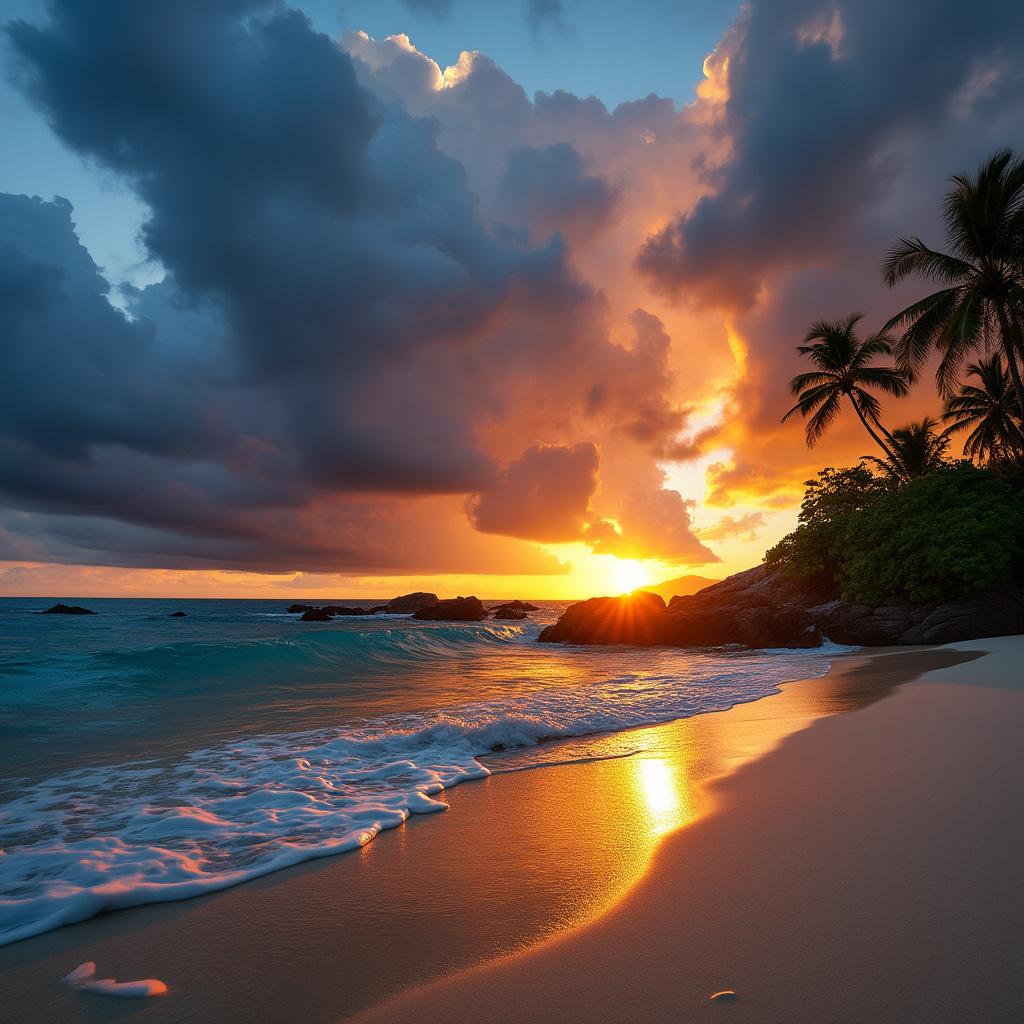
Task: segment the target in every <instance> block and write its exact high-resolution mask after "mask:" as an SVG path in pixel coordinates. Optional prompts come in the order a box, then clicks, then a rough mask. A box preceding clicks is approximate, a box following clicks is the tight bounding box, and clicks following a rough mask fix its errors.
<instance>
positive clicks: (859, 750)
mask: <svg viewBox="0 0 1024 1024" xmlns="http://www.w3.org/2000/svg"><path fill="white" fill-rule="evenodd" d="M940 650H942V649H940ZM944 650H946V651H947V652H950V653H952V652H955V651H959V652H961V653H963V654H968V653H969V652H970V653H974V654H977V653H980V652H982V651H984V652H986V653H985V654H984V656H981V657H978V658H976V659H975V658H973V657H972V658H965V659H964V660H961V661H958V662H956V663H953V664H946V665H941V666H940V665H933V666H932V667H931V669H928V668H926V667H925V666H924V663H922V662H919V670H918V671H917V672H916V673H915V678H914V679H913V680H912V682H913V685H907V686H902V687H899V688H898V690H897V691H896V692H895V693H894V694H893V695H891V699H888V700H885V701H883V702H879V703H875V702H872V704H871V706H866V707H864V708H862V709H861V710H859V711H858V713H856V714H850V715H839V716H833V717H828V718H825V719H822V720H819V721H817V722H815V723H814V725H813V727H811V728H809V729H806V730H802V731H800V732H799V733H797V734H794V735H792V736H790V737H789V738H788V739H787V740H786V741H785V742H783V743H782V744H780V745H779V747H778V748H777V749H775V750H773V751H771V752H769V753H768V754H766V756H764V757H763V758H761V759H759V760H758V762H757V763H753V764H749V765H747V766H745V767H744V768H742V769H740V770H739V771H738V772H736V773H733V774H731V775H728V776H726V777H722V778H719V779H717V780H711V781H710V782H709V784H708V789H709V790H710V792H711V794H712V801H713V803H714V811H713V813H711V814H708V815H706V816H704V817H703V818H702V819H701V820H700V821H698V822H695V823H694V825H693V826H692V827H691V828H685V829H681V830H679V831H677V832H674V833H673V834H672V835H670V836H668V837H666V839H665V842H664V843H663V844H662V846H661V847H660V848H659V850H658V852H657V854H656V855H655V857H654V858H653V860H652V863H651V866H650V868H649V870H648V872H647V873H646V874H645V876H644V878H643V879H642V880H641V881H640V882H639V883H638V885H637V886H635V887H634V888H633V889H632V890H631V891H630V892H629V893H628V894H626V896H625V897H624V898H623V899H622V900H621V901H620V902H619V903H618V904H617V905H616V906H615V907H614V908H613V909H612V910H611V911H610V912H609V913H608V914H606V915H604V916H603V917H602V918H600V919H599V920H597V921H595V922H593V923H591V924H590V925H588V926H586V927H584V928H581V929H579V930H578V931H577V932H575V933H571V934H566V935H563V936H560V937H558V938H557V939H555V940H553V941H551V942H549V943H547V944H545V945H544V946H542V947H538V948H535V949H532V950H529V951H526V952H525V953H523V954H521V955H518V956H514V957H509V958H506V959H505V960H503V961H501V962H500V963H496V964H491V965H484V966H482V967H480V968H477V969H475V970H472V971H467V972H463V973H462V974H461V975H459V976H457V977H453V978H446V979H441V980H439V981H438V982H436V983H435V984H433V985H431V986H429V987H426V988H423V989H419V990H415V991H411V992H407V993H403V994H401V995H400V996H398V997H396V998H393V999H391V1000H388V1001H387V1002H385V1003H384V1004H382V1005H381V1006H378V1007H376V1008H374V1009H373V1010H371V1011H369V1012H367V1013H364V1014H361V1015H358V1016H356V1017H355V1018H352V1019H353V1020H354V1021H358V1022H359V1024H384V1022H388V1021H398V1020H401V1019H410V1017H409V1016H408V1014H410V1013H411V1012H414V1013H415V1019H416V1020H417V1021H419V1022H423V1024H429V1022H432V1021H442V1020H444V1021H447V1022H460V1021H467V1022H468V1021H470V1020H478V1019H484V1020H487V1021H489V1022H491V1024H497V1022H514V1021H535V1020H542V1019H550V1020H558V1021H561V1022H567V1024H568V1022H575V1021H579V1022H581V1024H582V1022H583V1021H587V1022H603V1021H608V1022H613V1021H622V1020H626V1019H636V1020H643V1021H645V1022H652V1024H659V1022H662V1021H664V1022H666V1024H668V1022H669V1021H679V1020H686V1021H702V1020H705V1019H706V1020H717V1019H719V1018H720V1017H721V1015H722V1013H723V1012H726V1013H728V1015H729V1016H730V1019H734V1020H739V1021H750V1022H766V1021H786V1022H787V1024H789V1022H792V1024H800V1022H804V1021H806V1022H807V1024H811V1022H820V1021H829V1022H830V1024H844V1022H849V1024H857V1022H860V1024H862V1022H865V1021H883V1020H884V1021H886V1022H887V1024H888V1022H907V1024H917V1022H921V1024H923V1022H925V1021H928V1022H933V1021H956V1022H958V1024H973V1022H977V1024H992V1022H996V1021H1002V1020H1011V1019H1015V1015H1016V1014H1017V1013H1019V1008H1020V1005H1021V1002H1022V1000H1024V979H1022V978H1021V975H1020V972H1019V970H1018V966H1019V965H1018V964H1017V962H1016V961H1017V950H1019V948H1020V942H1021V939H1022V938H1024V913H1022V911H1024V899H1022V897H1021V891H1020V885H1019V865H1020V863H1021V858H1022V857H1024V819H1022V816H1021V814H1020V811H1019V793H1020V787H1021V784H1022V783H1024V756H1022V754H1021V752H1020V743H1019V737H1020V733H1021V729H1022V728H1024V692H1022V689H1024V684H1022V681H1021V679H1020V678H1019V677H1020V673H1019V664H1020V657H1021V655H1022V654H1024V637H1002V638H996V639H989V640H983V641H972V642H965V643H960V644H956V645H949V646H948V647H946V648H944ZM892 657H893V655H881V656H879V657H877V658H876V659H875V665H876V666H881V667H882V669H883V671H884V668H885V661H886V660H888V659H890V658H892ZM910 657H915V655H911V656H910ZM916 657H918V658H920V654H918V655H916ZM868 669H869V670H870V660H869V662H868ZM908 682H911V680H908ZM922 723H923V724H924V725H925V726H926V727H925V728H921V727H920V726H921V725H922ZM723 990H731V991H734V992H735V993H736V999H735V1001H731V1000H730V1002H729V1004H728V1009H727V1010H723V1006H722V1005H721V1004H720V1003H719V1002H717V1001H715V1000H712V999H711V996H712V995H713V994H714V993H716V992H721V991H723Z"/></svg>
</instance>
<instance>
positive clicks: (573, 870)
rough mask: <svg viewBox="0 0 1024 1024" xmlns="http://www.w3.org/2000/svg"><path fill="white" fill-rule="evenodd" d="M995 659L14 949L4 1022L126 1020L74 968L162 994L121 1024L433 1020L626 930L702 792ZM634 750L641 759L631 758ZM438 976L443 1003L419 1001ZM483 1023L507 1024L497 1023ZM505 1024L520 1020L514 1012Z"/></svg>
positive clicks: (458, 794)
mask: <svg viewBox="0 0 1024 1024" xmlns="http://www.w3.org/2000/svg"><path fill="white" fill-rule="evenodd" d="M992 645H993V642H990V641H979V642H976V643H974V644H964V645H958V646H959V647H960V648H963V650H955V651H945V652H944V651H943V650H941V649H939V650H917V651H914V650H910V651H907V650H906V649H904V650H901V651H898V652H891V651H884V650H883V651H866V652H859V653H857V654H855V655H850V656H843V657H839V658H836V660H835V662H834V664H833V669H832V671H831V672H830V674H829V675H828V676H826V677H824V678H823V679H817V680H811V681H806V682H798V683H790V684H786V686H785V687H784V688H783V693H782V694H779V695H777V696H773V697H768V698H764V699H763V700H760V701H755V702H753V703H749V704H743V705H737V706H736V707H734V708H732V709H730V710H729V711H725V712H716V713H713V714H709V715H700V716H696V717H694V718H691V719H684V720H681V721H677V722H674V723H670V724H668V725H662V726H653V727H649V728H645V729H640V730H630V731H629V732H626V733H620V734H616V736H614V737H606V738H604V739H603V740H602V741H601V742H603V743H604V744H606V745H607V744H615V743H618V744H620V746H621V747H622V752H624V753H627V754H632V756H626V757H622V758H618V759H616V758H611V759H607V760H591V761H589V762H585V763H578V764H561V765H558V766H554V767H552V768H551V769H550V770H549V771H544V772H539V771H531V772H527V773H525V774H523V773H517V776H516V777H514V778H513V777H510V776H502V775H494V776H492V777H491V778H490V779H488V780H485V782H483V783H472V784H469V785H466V786H461V787H458V788H457V789H456V790H454V791H452V792H451V793H450V794H449V799H450V802H451V804H452V811H451V812H450V814H449V815H447V816H446V818H445V820H444V821H442V822H441V823H431V824H421V823H419V822H410V823H409V824H408V825H406V826H403V827H402V828H401V829H399V830H398V831H397V833H396V834H394V835H392V836H389V837H384V839H383V840H382V841H380V842H377V843H373V844H371V846H370V847H367V848H365V849H364V850H362V851H359V852H358V853H356V854H352V855H343V856H341V857H337V858H330V859H329V860H325V861H319V862H311V863H310V864H307V865H302V866H300V867H298V868H295V869H291V870H287V871H283V872H280V873H278V874H276V875H272V876H268V877H267V878H265V879H262V880H260V881H257V882H253V883H249V884H247V885H245V886H242V887H240V888H238V889H235V890H227V891H225V892H223V893H218V894H215V895H212V896H210V897H203V898H200V899H197V900H190V901H187V902H183V903H176V904H163V905H155V906H148V907H141V908H137V909H135V910H130V911H124V912H119V913H116V914H108V915H102V916H100V917H99V918H95V919H93V920H92V921H88V922H84V923H83V924H80V925H76V926H73V927H69V928H64V929H60V930H58V931H56V932H53V933H49V934H47V935H43V936H39V937H37V938H35V939H30V940H27V941H26V942H22V943H17V944H15V945H13V946H10V947H7V948H5V949H3V950H0V982H2V984H3V987H4V989H5V992H6V993H8V997H7V1001H6V1007H5V1009H6V1011H7V1015H6V1017H5V1019H7V1020H9V1021H11V1022H18V1021H26V1022H27V1021H30V1020H31V1021H38V1020H47V1019H54V1020H58V1019H59V1020H62V1021H75V1020H104V1019H112V1018H113V1017H114V1016H118V1015H119V1014H120V1013H123V1012H124V1008H123V1006H122V1007H120V1009H118V1007H117V1006H115V1005H111V1003H115V1002H116V1001H104V1000H102V999H100V998H97V997H89V996H83V995H81V994H75V993H69V992H65V991H62V990H60V989H59V988H58V986H57V980H58V979H59V978H60V977H61V976H63V974H65V973H67V971H69V970H71V969H72V968H73V967H75V966H76V965H77V964H78V963H80V962H81V961H83V960H86V959H92V960H96V961H97V963H98V964H99V967H100V970H101V973H102V972H107V971H109V972H110V973H112V974H114V975H115V976H118V977H132V976H155V977H160V978H162V979H163V980H165V981H166V982H167V983H168V985H169V987H170V990H171V991H170V995H169V996H168V997H167V998H166V999H160V1000H147V1001H145V1004H144V1005H142V1004H140V1005H139V1006H138V1007H137V1009H136V1011H135V1013H136V1014H138V1015H139V1016H140V1017H145V1018H146V1020H147V1021H148V1020H153V1021H154V1022H161V1024H162V1022H165V1021H184V1020H195V1019H217V1020H219V1021H234V1020H237V1021H259V1020H266V1021H275V1020H283V1019H302V1020H304V1021H321V1020H322V1021H329V1020H341V1019H348V1018H349V1017H351V1016H352V1015H353V1014H358V1013H359V1012H361V1011H364V1010H365V1011H368V1012H369V1013H370V1014H371V1015H374V1014H376V1015H377V1016H374V1017H373V1019H382V1020H383V1019H392V1017H391V1015H393V1014H397V1015H398V1016H401V1015H403V1014H404V1015H405V1019H411V1018H410V1016H409V1014H410V1013H411V1010H410V1003H409V1000H412V1005H414V1006H415V1014H414V1017H415V1019H424V1020H427V1019H430V1018H429V1016H424V1014H429V1013H430V1012H431V1010H430V1007H431V1006H433V1005H434V1001H435V1000H438V999H440V1000H441V1002H442V1003H444V1002H445V1001H446V1000H449V999H451V998H453V993H454V992H455V991H456V990H457V989H458V987H459V986H460V985H464V984H466V983H467V982H466V979H470V978H472V977H475V976H476V975H478V974H480V973H481V972H484V973H486V972H489V971H502V970H505V969H508V965H510V964H517V965H520V964H526V963H532V962H536V960H535V959H534V958H539V957H541V956H546V955H548V951H549V950H550V949H553V948H555V947H558V948H561V949H568V948H569V947H568V945H567V944H571V943H572V942H574V941H576V938H577V937H578V936H581V935H585V934H589V933H590V932H591V931H592V930H593V929H594V928H600V927H601V926H602V923H603V922H605V921H608V920H611V919H613V918H614V917H615V916H616V915H618V914H619V913H621V912H622V909H623V908H624V907H628V906H629V905H630V902H631V900H633V899H634V898H636V896H637V894H638V893H642V892H643V891H645V890H646V888H647V887H648V885H649V884H650V871H651V865H652V864H654V863H656V862H657V863H660V862H661V861H662V860H663V856H664V855H663V850H662V847H663V846H667V845H669V844H672V843H673V842H675V841H676V840H677V839H678V837H679V836H681V835H683V834H684V833H689V832H691V831H692V830H693V827H694V826H695V825H700V826H703V824H704V823H705V822H707V821H709V820H715V819H716V818H718V817H719V816H720V813H721V812H720V810H719V808H718V806H717V803H716V801H717V800H718V792H719V790H718V786H719V784H720V783H719V782H712V780H723V779H725V780H728V779H729V778H732V777H733V776H735V775H737V774H740V775H742V774H743V773H744V766H746V772H748V773H756V772H758V771H759V770H760V762H761V761H763V760H764V759H765V758H766V757H769V756H770V755H771V752H772V751H775V750H777V749H778V748H779V747H780V745H781V746H782V747H783V748H785V747H788V746H789V745H790V744H789V742H788V739H787V738H789V737H792V736H793V735H794V734H795V733H801V734H803V733H806V732H808V731H813V729H811V730H809V729H808V726H810V725H812V724H813V723H816V722H818V721H819V720H820V719H822V718H828V717H831V716H840V717H848V716H843V715H842V712H845V711H850V710H855V709H857V708H865V707H867V706H868V705H871V704H875V703H876V702H878V701H879V700H880V699H881V698H883V697H885V696H888V695H889V694H891V693H892V692H893V689H894V688H895V687H897V686H898V685H899V684H900V683H901V682H905V681H909V680H910V679H912V678H914V677H915V676H916V675H918V674H920V672H925V671H929V670H935V669H937V668H939V667H940V666H951V665H955V664H958V663H961V664H962V663H966V662H969V661H972V660H973V659H975V658H977V657H980V655H978V654H977V653H976V652H979V651H981V650H984V649H986V648H988V647H990V646H992ZM985 660H987V659H982V661H981V662H975V664H982V663H984V661H985ZM970 668H971V666H970V664H966V668H965V671H969V670H970ZM886 703H889V702H886ZM854 717H856V716H854ZM640 735H642V738H643V744H644V749H643V750H641V751H640V752H638V753H635V752H632V751H630V750H629V749H628V747H629V744H630V742H632V740H631V737H632V738H635V737H636V736H640ZM588 742H589V743H590V747H588V749H593V741H588ZM607 753H608V751H607V750H605V755H606V756H607ZM709 784H710V785H709ZM567 792H571V794H572V797H573V799H572V800H571V801H566V800H565V799H564V796H565V794H566V793H567ZM581 794H582V795H581ZM681 826H687V827H682V828H681ZM652 856H653V857H654V860H653V861H652V859H651V858H652ZM527 876H529V878H528V881H524V879H526V878H527ZM382 890H383V891H382ZM385 892H386V895H387V899H385V898H384V896H385ZM282 947H287V948H288V949H289V950H290V958H289V968H288V971H287V972H286V973H287V977H280V976H279V974H278V972H276V971H275V970H274V969H273V966H272V962H273V958H274V955H275V953H278V952H279V951H280V949H281V948H282ZM573 956H575V954H571V955H570V958H572V957H573ZM481 964H485V965H490V966H483V967H481ZM439 977H440V978H443V979H445V980H443V981H442V982H441V983H440V986H439V987H436V986H435V987H434V988H428V989H424V988H423V986H424V985H429V984H430V983H431V981H432V980H433V979H437V978H439ZM720 987H729V986H727V985H723V986H720ZM442 992H443V993H445V994H444V995H443V996H442V995H441V993H442ZM402 993H404V994H402ZM396 1000H397V1001H396ZM444 1012H445V1013H448V1014H449V1015H450V1016H449V1017H448V1019H451V1020H459V1019H467V1020H468V1019H475V1018H476V1016H477V1013H476V1010H474V1011H473V1012H472V1014H470V1015H467V1016H465V1017H464V1018H463V1017H460V1016H459V1014H460V1012H462V1011H460V1010H459V1009H458V1006H456V1007H455V1009H454V1010H453V1009H452V1007H451V1006H450V1005H449V1006H448V1008H447V1009H446V1010H445V1011H444ZM467 1013H468V1010H467ZM398 1016H395V1017H394V1019H398ZM367 1019H371V1018H367ZM494 1019H506V1018H501V1016H500V1012H499V1010H498V1009H497V1008H496V1009H495V1016H494ZM507 1019H510V1020H511V1019H517V1018H515V1017H514V1016H509V1017H507ZM518 1019H520V1020H531V1019H535V1018H532V1017H531V1016H530V1015H529V1012H528V1011H526V1010H524V1011H523V1014H522V1015H521V1016H519V1017H518ZM566 1019H574V1018H572V1016H571V1014H570V1015H569V1016H568V1017H567V1018H566ZM578 1019H584V1018H583V1017H580V1018H578ZM609 1019H613V1018H609ZM652 1019H653V1018H652ZM751 1019H757V1018H751Z"/></svg>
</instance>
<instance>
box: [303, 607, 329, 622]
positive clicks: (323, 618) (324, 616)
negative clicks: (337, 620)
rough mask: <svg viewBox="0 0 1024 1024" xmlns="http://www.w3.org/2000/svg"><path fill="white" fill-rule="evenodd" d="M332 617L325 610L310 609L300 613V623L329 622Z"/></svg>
mask: <svg viewBox="0 0 1024 1024" xmlns="http://www.w3.org/2000/svg"><path fill="white" fill-rule="evenodd" d="M333 619H334V616H333V615H332V614H331V613H330V612H329V611H328V610H327V609H326V608H310V609H308V610H307V611H304V612H303V613H302V619H301V620H300V621H302V622H331V621H333Z"/></svg>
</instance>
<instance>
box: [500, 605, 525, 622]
mask: <svg viewBox="0 0 1024 1024" xmlns="http://www.w3.org/2000/svg"><path fill="white" fill-rule="evenodd" d="M493 614H494V617H495V618H496V619H503V620H509V619H511V620H512V621H515V622H518V621H521V620H522V619H528V618H529V617H530V616H529V615H528V614H527V613H526V612H525V611H523V609H522V608H513V607H511V606H507V607H506V606H502V607H501V608H495V609H494V613H493Z"/></svg>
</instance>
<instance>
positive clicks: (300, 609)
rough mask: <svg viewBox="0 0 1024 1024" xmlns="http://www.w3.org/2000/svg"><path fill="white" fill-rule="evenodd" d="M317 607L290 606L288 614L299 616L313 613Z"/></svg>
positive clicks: (305, 605)
mask: <svg viewBox="0 0 1024 1024" xmlns="http://www.w3.org/2000/svg"><path fill="white" fill-rule="evenodd" d="M315 607H316V605H312V604H290V605H288V613H289V614H290V615H299V614H301V613H302V612H311V611H313V609H314V608H315Z"/></svg>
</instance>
